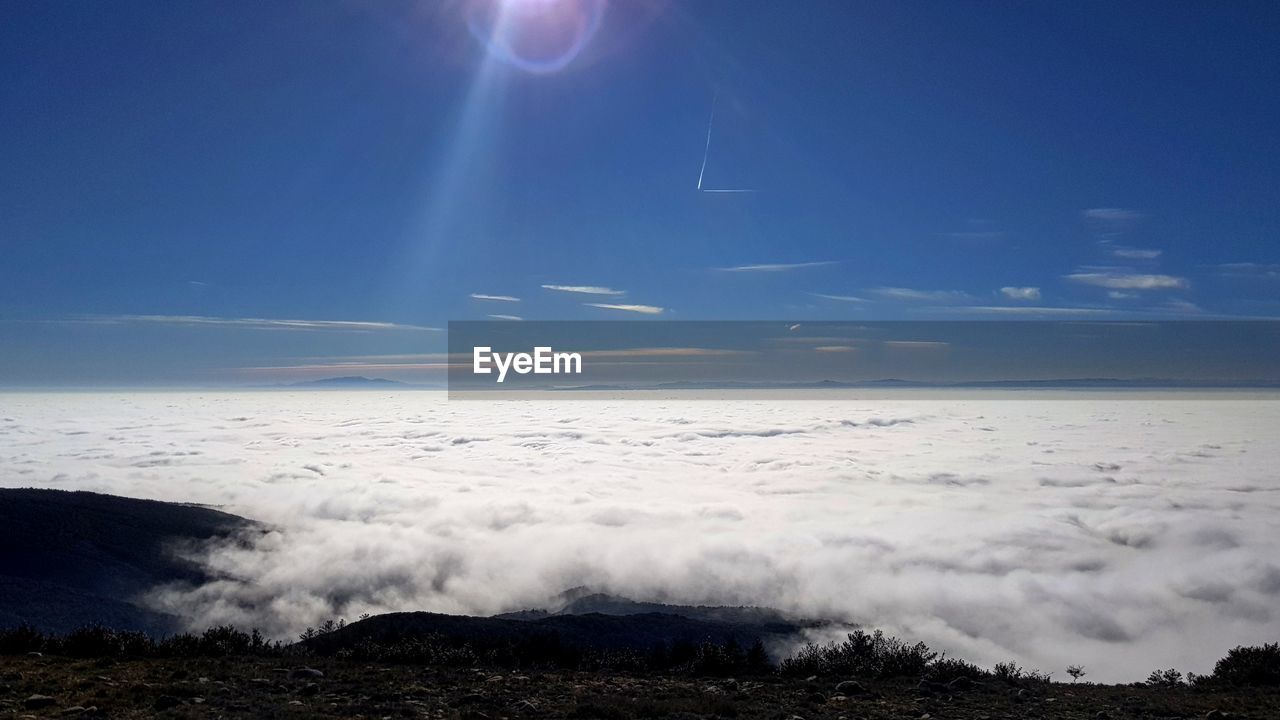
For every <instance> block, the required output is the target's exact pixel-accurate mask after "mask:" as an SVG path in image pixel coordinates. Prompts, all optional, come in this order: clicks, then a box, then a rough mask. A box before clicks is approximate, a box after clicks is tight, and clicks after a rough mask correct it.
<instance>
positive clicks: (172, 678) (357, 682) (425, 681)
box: [0, 656, 1280, 720]
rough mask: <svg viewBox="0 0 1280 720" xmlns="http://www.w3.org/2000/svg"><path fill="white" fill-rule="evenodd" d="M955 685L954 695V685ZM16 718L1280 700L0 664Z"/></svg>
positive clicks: (662, 712)
mask: <svg viewBox="0 0 1280 720" xmlns="http://www.w3.org/2000/svg"><path fill="white" fill-rule="evenodd" d="M960 684H961V685H962V684H963V683H960ZM0 715H3V716H5V717H18V718H26V717H30V718H45V717H69V716H81V717H110V718H142V717H153V716H158V717H167V718H236V717H269V718H274V717H287V718H308V717H348V718H360V717H363V718H458V719H463V718H473V719H481V718H493V719H495V720H496V719H497V718H530V717H537V718H561V717H563V718H605V719H614V718H617V719H623V718H684V719H687V720H692V719H694V718H769V719H774V718H778V719H781V720H794V718H804V719H808V718H847V719H848V720H854V719H855V718H865V719H866V720H873V719H880V718H895V719H897V718H930V719H933V718H937V719H938V720H943V719H946V718H954V719H956V720H978V719H979V718H989V719H991V720H995V719H997V718H1041V719H1043V720H1056V719H1059V718H1061V719H1064V720H1065V719H1066V718H1073V719H1076V718H1079V719H1081V720H1084V719H1089V720H1097V719H1102V718H1113V719H1115V720H1121V719H1126V718H1143V719H1146V720H1153V719H1156V718H1228V717H1229V718H1253V719H1256V720H1263V719H1264V718H1280V691H1278V690H1248V691H1231V692H1226V691H1193V690H1189V689H1184V688H1174V689H1161V688H1150V687H1144V686H1103V685H1092V684H1084V683H1081V684H1079V685H1070V684H1053V685H1047V686H1046V685H1031V686H1028V687H1025V688H1017V687H1012V686H1009V685H1006V684H1003V683H986V684H975V685H973V686H970V687H952V688H948V687H945V686H930V685H929V684H927V683H925V684H914V683H909V682H900V683H857V682H843V683H840V682H837V681H836V680H819V679H812V680H784V679H780V678H776V677H764V678H739V679H721V678H715V679H711V678H701V679H699V678H682V677H668V676H632V675H618V674H598V673H572V672H545V673H543V672H538V673H511V672H495V671H491V670H453V669H436V668H423V667H417V666H402V665H391V666H376V665H370V664H367V663H362V662H346V661H334V660H325V661H323V662H320V661H317V662H315V663H314V664H313V665H312V666H311V667H306V666H302V665H298V664H296V663H288V664H286V663H282V662H280V661H279V660H272V659H259V658H247V659H231V660H219V659H209V660H136V661H109V660H75V659H68V658H59V657H37V656H22V657H6V658H0Z"/></svg>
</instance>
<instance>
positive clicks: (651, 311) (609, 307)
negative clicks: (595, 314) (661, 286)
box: [583, 303, 664, 315]
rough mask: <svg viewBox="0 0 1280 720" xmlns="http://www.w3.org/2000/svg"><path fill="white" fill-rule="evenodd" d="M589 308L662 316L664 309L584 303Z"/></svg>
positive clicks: (647, 306) (652, 306)
mask: <svg viewBox="0 0 1280 720" xmlns="http://www.w3.org/2000/svg"><path fill="white" fill-rule="evenodd" d="M583 305H586V306H588V307H595V308H603V309H605V310H622V311H624V312H633V313H643V314H645V315H661V314H662V311H663V310H664V308H660V307H657V306H654V305H616V304H613V303H583Z"/></svg>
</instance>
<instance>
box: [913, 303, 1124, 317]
mask: <svg viewBox="0 0 1280 720" xmlns="http://www.w3.org/2000/svg"><path fill="white" fill-rule="evenodd" d="M929 310H931V311H935V312H945V313H954V314H971V315H1045V316H1048V315H1110V314H1112V313H1113V312H1114V311H1113V310H1110V309H1108V308H1092V307H1043V306H1032V305H961V306H952V307H936V308H929Z"/></svg>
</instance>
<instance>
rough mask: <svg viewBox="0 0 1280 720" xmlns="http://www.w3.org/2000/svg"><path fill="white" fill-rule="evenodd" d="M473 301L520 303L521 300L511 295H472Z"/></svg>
mask: <svg viewBox="0 0 1280 720" xmlns="http://www.w3.org/2000/svg"><path fill="white" fill-rule="evenodd" d="M471 299H472V300H492V301H496V302H520V298H518V297H513V296H511V295H485V294H484V293H471Z"/></svg>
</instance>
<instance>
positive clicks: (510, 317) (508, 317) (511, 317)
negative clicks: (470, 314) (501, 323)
mask: <svg viewBox="0 0 1280 720" xmlns="http://www.w3.org/2000/svg"><path fill="white" fill-rule="evenodd" d="M489 317H491V318H493V319H494V320H524V318H522V317H520V316H519V315H490V316H489Z"/></svg>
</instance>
